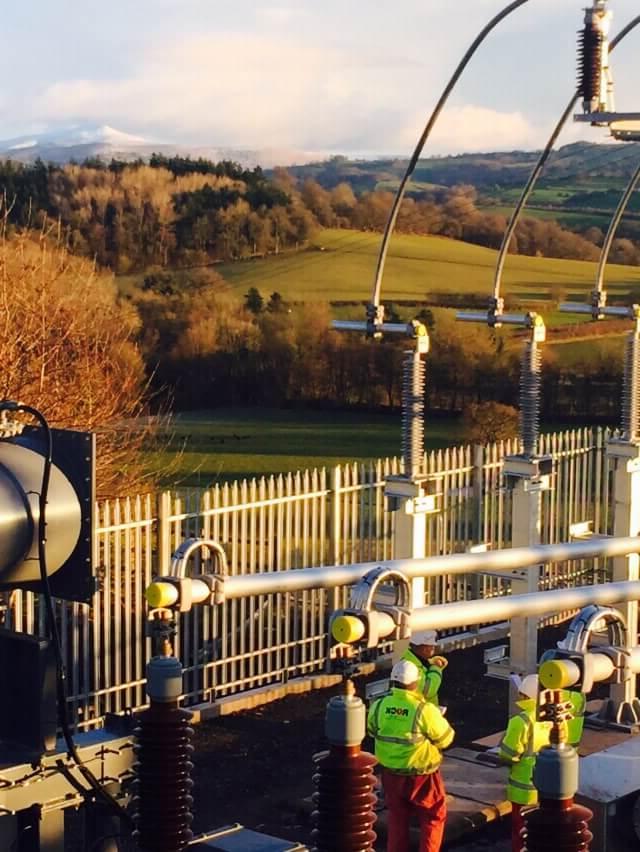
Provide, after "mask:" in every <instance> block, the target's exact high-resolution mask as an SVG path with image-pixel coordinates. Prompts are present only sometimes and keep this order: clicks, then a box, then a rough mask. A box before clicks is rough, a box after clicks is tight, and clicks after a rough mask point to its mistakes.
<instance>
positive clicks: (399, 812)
mask: <svg viewBox="0 0 640 852" xmlns="http://www.w3.org/2000/svg"><path fill="white" fill-rule="evenodd" d="M419 679H420V672H419V670H418V667H417V666H416V665H414V663H412V662H409V661H408V660H400V661H399V662H397V663H396V664H395V666H394V667H393V668H392V670H391V692H389V693H388V694H387V695H384V696H383V697H382V698H378V699H377V701H374V702H373V704H372V705H371V707H370V709H369V715H368V718H367V730H368V732H369V734H371V736H372V737H374V739H375V753H376V757H377V758H378V762H379V763H380V765H381V767H382V786H383V788H384V796H385V802H386V805H387V809H388V822H387V852H409V823H410V820H411V817H417V819H418V823H419V825H420V845H419V847H418V849H419V852H438V850H439V849H440V846H441V844H442V837H443V835H444V826H445V821H446V818H447V806H446V795H445V790H444V784H443V782H442V776H441V775H440V763H441V762H442V749H445V748H447V746H449V745H451V743H452V741H453V736H454V732H453V728H452V727H451V726H450V725H449V723H448V722H447V720H446V719H445V718H444V716H443V715H442V713H441V712H440V710H439V708H438V707H437V706H436V705H435V704H433V703H431V702H430V701H427V700H426V699H425V698H424V696H423V695H422V694H421V693H420V692H418V691H417V689H418V683H419Z"/></svg>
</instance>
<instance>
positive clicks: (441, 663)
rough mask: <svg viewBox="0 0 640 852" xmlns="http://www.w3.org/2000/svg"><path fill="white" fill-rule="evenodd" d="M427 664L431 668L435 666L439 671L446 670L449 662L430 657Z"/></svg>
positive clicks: (440, 658) (442, 658)
mask: <svg viewBox="0 0 640 852" xmlns="http://www.w3.org/2000/svg"><path fill="white" fill-rule="evenodd" d="M429 664H430V665H432V666H437V667H438V668H439V669H446V667H447V666H448V665H449V660H447V658H446V657H440V656H436V657H431V658H430V659H429Z"/></svg>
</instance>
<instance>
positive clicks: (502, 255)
mask: <svg viewBox="0 0 640 852" xmlns="http://www.w3.org/2000/svg"><path fill="white" fill-rule="evenodd" d="M638 24H640V15H636V17H635V18H632V19H631V20H630V21H629V23H628V24H627V25H626V27H623V29H622V30H620V32H619V33H618V35H617V36H616V37H615V38H614V39H612V40H611V42H610V44H609V53H611V52H612V51H613V50H615V48H616V46H617V45H618V44H619V43H620V42H621V41H622V39H623V38H624V37H625V36H627V35H628V34H629V33H630V32H631V31H632V30H633V29H634V28H635V27H636V26H637V25H638ZM579 98H580V90H579V89H577V90H576V91H575V92H574V94H573V95H572V97H571V100H570V101H569V103H568V104H567V106H566V107H565V109H564V112H563V113H562V115H561V116H560V118H559V120H558V123H557V124H556V126H555V127H554V129H553V132H552V133H551V136H550V137H549V139H548V141H547V144H546V145H545V147H544V149H543V150H542V152H541V154H540V157H539V159H538V162H537V163H536V165H535V166H534V169H533V171H532V172H531V174H530V175H529V179H528V180H527V183H526V185H525V187H524V189H523V190H522V194H521V195H520V198H519V199H518V203H517V204H516V206H515V207H514V209H513V213H512V214H511V218H510V220H509V224H508V225H507V230H506V231H505V233H504V238H503V240H502V245H501V247H500V251H499V252H498V260H497V262H496V270H495V275H494V280H493V300H494V302H497V300H498V299H499V298H500V290H501V285H502V273H503V271H504V265H505V262H506V259H507V254H508V251H509V245H510V243H511V239H512V237H513V235H514V233H515V230H516V226H517V225H518V222H519V221H520V216H521V214H522V211H523V209H524V207H525V204H526V203H527V201H528V200H529V197H530V195H531V193H532V192H533V188H534V186H535V185H536V183H537V181H538V178H539V177H540V175H541V174H542V170H543V168H544V165H545V163H546V162H547V160H548V158H549V155H550V154H551V151H552V150H553V146H554V145H555V143H556V140H557V139H558V137H559V135H560V132H561V131H562V129H563V128H564V126H565V124H566V123H567V120H568V118H569V116H570V115H571V114H572V113H573V109H574V107H575V105H576V104H577V102H578V100H579Z"/></svg>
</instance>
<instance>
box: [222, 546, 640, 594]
mask: <svg viewBox="0 0 640 852" xmlns="http://www.w3.org/2000/svg"><path fill="white" fill-rule="evenodd" d="M630 553H640V537H636V536H630V537H628V538H598V537H594V538H591V539H587V540H585V541H572V542H567V543H561V544H541V545H535V546H532V547H513V548H508V549H506V550H495V551H488V552H486V553H452V554H448V555H446V556H429V557H427V558H425V559H395V560H386V561H381V562H361V563H356V564H354V565H328V566H323V567H321V568H297V569H294V570H289V571H269V572H262V573H260V574H247V575H244V576H233V577H225V578H224V580H223V583H222V584H221V586H222V587H221V589H220V592H221V598H222V600H231V599H232V598H243V597H250V596H251V595H268V594H274V593H276V592H298V591H305V590H309V589H333V588H336V587H337V586H348V585H351V584H353V583H357V582H358V581H359V580H361V579H362V577H364V575H365V574H367V573H368V572H369V571H371V570H373V569H374V568H378V567H380V566H383V567H388V568H392V569H394V570H396V571H401V572H402V573H403V574H404V575H405V576H406V577H407V578H409V579H411V578H413V577H437V576H441V575H442V574H473V573H475V572H480V571H517V570H518V569H521V568H530V567H531V566H532V565H538V564H543V563H548V562H564V561H566V560H568V559H590V558H593V557H613V556H626V555H627V554H630ZM505 579H509V575H508V574H505Z"/></svg>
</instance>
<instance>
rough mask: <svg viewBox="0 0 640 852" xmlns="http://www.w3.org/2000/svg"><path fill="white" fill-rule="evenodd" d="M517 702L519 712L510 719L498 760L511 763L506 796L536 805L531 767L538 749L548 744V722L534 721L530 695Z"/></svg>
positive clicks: (534, 713) (549, 728) (533, 709)
mask: <svg viewBox="0 0 640 852" xmlns="http://www.w3.org/2000/svg"><path fill="white" fill-rule="evenodd" d="M516 703H517V706H518V707H519V708H520V712H519V713H518V714H517V715H515V716H512V717H511V718H510V719H509V725H508V726H507V730H506V732H505V735H504V737H503V739H502V742H501V743H500V752H499V754H500V758H501V760H503V761H504V762H505V763H509V764H511V771H510V772H509V781H508V782H507V799H509V801H510V802H517V803H518V804H520V805H535V803H536V802H537V801H538V791H537V790H536V788H535V787H534V786H533V768H534V766H535V763H536V755H537V754H538V752H539V751H540V749H541V748H543V747H544V746H546V745H549V733H550V731H551V722H536V702H535V700H534V699H533V698H528V699H526V700H524V701H518V702H516Z"/></svg>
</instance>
